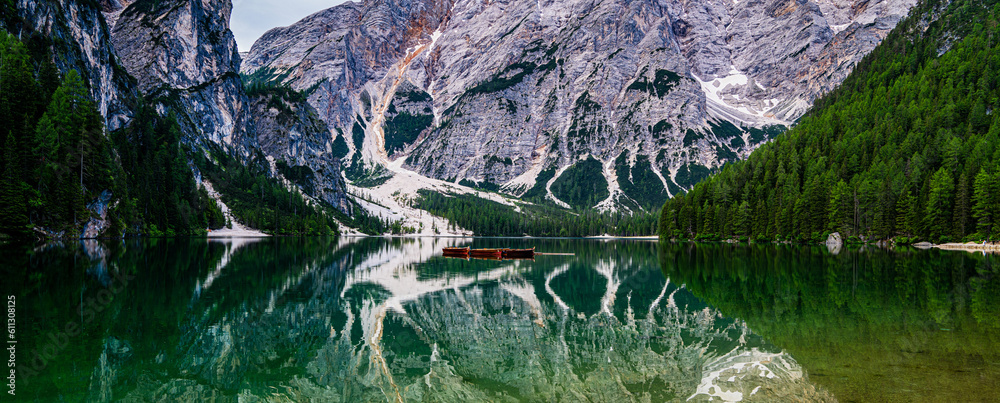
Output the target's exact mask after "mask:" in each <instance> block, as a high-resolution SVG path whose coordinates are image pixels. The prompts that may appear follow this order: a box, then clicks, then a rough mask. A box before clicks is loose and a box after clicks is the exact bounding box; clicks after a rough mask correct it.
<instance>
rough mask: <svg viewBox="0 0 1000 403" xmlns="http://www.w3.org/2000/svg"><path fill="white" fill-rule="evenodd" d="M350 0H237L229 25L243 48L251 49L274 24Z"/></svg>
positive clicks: (289, 20) (275, 25)
mask: <svg viewBox="0 0 1000 403" xmlns="http://www.w3.org/2000/svg"><path fill="white" fill-rule="evenodd" d="M345 2H347V0H279V1H273V0H233V16H232V18H231V19H230V21H229V27H230V29H232V31H233V36H235V37H236V46H238V47H239V49H240V52H248V51H250V47H251V46H253V43H254V41H256V40H257V38H260V36H261V35H263V34H264V32H267V30H269V29H271V28H274V27H284V26H288V25H291V24H294V23H295V22H297V21H299V20H301V19H303V18H305V17H307V16H309V15H310V14H313V13H315V12H317V11H321V10H325V9H328V8H330V7H333V6H336V5H338V4H342V3H345Z"/></svg>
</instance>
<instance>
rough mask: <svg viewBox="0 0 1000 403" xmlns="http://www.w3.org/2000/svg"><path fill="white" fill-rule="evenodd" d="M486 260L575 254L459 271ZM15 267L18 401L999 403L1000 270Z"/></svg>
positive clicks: (405, 252)
mask: <svg viewBox="0 0 1000 403" xmlns="http://www.w3.org/2000/svg"><path fill="white" fill-rule="evenodd" d="M464 245H469V246H472V247H514V248H516V247H531V246H534V247H536V248H537V250H538V251H540V252H559V253H572V254H573V255H572V256H539V257H537V258H536V259H535V260H533V261H532V260H515V261H509V260H508V261H490V260H462V259H451V258H445V257H442V256H440V254H441V253H440V251H441V248H443V247H446V246H464ZM2 249H3V250H2V251H0V252H2V253H3V256H4V257H5V261H4V262H3V267H4V271H5V273H4V279H5V282H4V285H3V287H4V291H5V292H6V293H7V294H13V295H15V296H16V298H17V301H18V305H17V315H18V316H17V317H18V325H17V336H18V341H19V344H18V350H17V351H18V354H17V364H18V367H17V368H18V370H19V371H20V372H18V374H19V377H18V388H17V392H18V394H17V398H18V399H19V400H38V401H111V400H127V401H151V400H166V401H175V400H181V401H184V400H187V401H194V400H218V401H236V400H242V401H308V400H313V401H331V402H338V401H342V402H354V401H400V400H402V401H585V400H590V401H615V402H618V401H685V400H688V399H689V398H690V401H707V400H709V399H714V400H715V401H719V400H720V399H723V400H725V399H728V400H735V399H742V400H743V401H789V400H797V401H834V400H840V401H944V400H953V401H991V400H994V399H996V396H997V392H996V391H997V386H998V383H1000V367H998V362H1000V361H998V360H997V358H998V355H1000V353H998V352H997V350H998V348H997V346H998V341H1000V325H998V322H997V318H998V314H1000V308H998V307H1000V273H998V267H1000V265H997V263H996V262H995V261H994V260H995V259H996V258H997V256H984V255H973V254H968V253H963V252H939V251H917V250H899V251H894V252H887V251H882V250H874V249H869V250H845V251H843V252H841V253H839V254H836V255H834V254H831V253H830V252H829V251H827V250H826V249H825V248H819V247H803V246H780V245H779V246H774V245H764V246H746V245H743V246H734V245H725V244H721V245H693V244H662V245H661V244H657V243H655V242H646V241H595V240H548V239H531V240H523V239H476V240H459V239H429V238H428V239H383V238H340V239H335V238H304V239H302V238H275V239H261V240H238V241H235V242H234V241H225V242H223V241H206V240H204V239H192V240H143V241H125V242H108V243H99V242H85V243H72V244H66V245H60V246H50V247H48V248H39V249H36V250H30V249H25V248H19V247H12V246H9V245H8V246H4V247H2ZM25 269H27V270H25ZM25 271H27V273H25ZM7 280H10V281H7ZM81 307H82V308H81ZM5 390H6V389H5Z"/></svg>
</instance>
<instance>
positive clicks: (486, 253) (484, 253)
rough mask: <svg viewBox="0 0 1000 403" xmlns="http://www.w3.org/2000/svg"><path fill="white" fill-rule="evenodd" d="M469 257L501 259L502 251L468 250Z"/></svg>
mask: <svg viewBox="0 0 1000 403" xmlns="http://www.w3.org/2000/svg"><path fill="white" fill-rule="evenodd" d="M469 256H471V257H490V258H496V259H499V258H502V257H503V250H502V249H471V250H469Z"/></svg>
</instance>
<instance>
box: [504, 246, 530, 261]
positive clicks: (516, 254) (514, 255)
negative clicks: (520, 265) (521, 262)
mask: <svg viewBox="0 0 1000 403" xmlns="http://www.w3.org/2000/svg"><path fill="white" fill-rule="evenodd" d="M503 257H504V259H529V258H533V257H535V248H531V249H504V250H503Z"/></svg>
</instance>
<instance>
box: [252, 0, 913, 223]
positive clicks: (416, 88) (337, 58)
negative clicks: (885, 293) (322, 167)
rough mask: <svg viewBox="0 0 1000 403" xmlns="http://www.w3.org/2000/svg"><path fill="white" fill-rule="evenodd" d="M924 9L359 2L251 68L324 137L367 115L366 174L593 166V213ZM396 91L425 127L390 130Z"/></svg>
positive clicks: (719, 143)
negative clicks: (600, 187) (597, 168)
mask: <svg viewBox="0 0 1000 403" xmlns="http://www.w3.org/2000/svg"><path fill="white" fill-rule="evenodd" d="M915 3H916V1H915V0H884V1H878V0H872V1H867V2H854V1H844V0H774V1H738V2H734V1H730V0H709V1H703V2H680V1H651V0H644V1H632V2H626V1H621V0H598V1H594V0H571V1H551V0H549V1H546V0H541V1H527V0H513V1H506V2H472V1H451V2H445V1H433V0H425V1H385V2H376V1H363V2H360V3H354V2H350V3H346V4H343V5H340V6H337V7H334V8H331V9H327V10H324V11H321V12H318V13H316V14H313V15H311V16H309V17H306V18H305V19H303V20H301V21H299V22H298V23H296V24H293V25H291V26H288V27H283V28H276V29H273V30H271V31H268V32H267V33H266V34H264V35H263V36H262V37H261V38H260V39H259V40H258V41H257V42H256V43H255V44H254V45H253V47H252V49H251V50H250V53H249V54H248V55H247V57H246V60H245V62H244V63H243V65H242V66H241V69H242V71H243V72H244V73H247V74H250V73H252V74H257V75H261V76H267V77H269V78H270V79H273V80H278V81H281V82H283V83H286V84H288V85H290V86H291V87H292V88H294V89H296V90H299V91H303V92H304V93H305V94H306V95H307V97H308V100H309V102H310V103H311V104H312V105H313V106H314V107H315V108H316V109H317V110H318V111H319V113H320V115H319V116H320V118H321V119H323V120H324V121H325V122H326V123H327V124H328V125H329V126H330V128H331V131H330V136H331V137H336V136H338V135H341V133H350V132H351V128H352V126H353V125H354V122H355V120H356V119H357V117H360V119H361V120H363V123H364V124H363V127H364V141H362V142H360V143H361V144H357V146H356V147H351V152H352V153H360V154H361V155H362V156H363V159H362V160H363V161H366V162H367V163H368V164H373V165H389V164H390V163H391V162H392V161H394V160H398V159H400V158H405V159H404V161H403V164H402V166H403V167H404V168H407V169H411V170H414V171H417V172H419V173H421V174H423V175H426V176H429V177H433V178H438V179H445V180H453V181H462V180H469V181H472V182H476V183H489V184H492V185H496V186H499V187H500V188H501V189H503V190H505V191H506V192H508V193H511V194H513V195H517V196H519V195H521V194H523V193H524V192H526V191H528V190H529V189H531V188H534V187H536V186H537V185H539V182H545V183H543V184H542V185H546V184H548V185H550V184H552V183H554V182H556V181H558V179H559V176H560V175H561V174H562V172H564V171H566V169H567V168H569V167H571V166H573V165H575V164H577V163H578V162H580V161H582V160H586V159H588V158H590V157H593V158H596V159H597V160H599V161H600V162H601V163H602V164H603V166H604V169H603V172H602V174H603V175H604V176H605V179H606V181H607V182H608V188H609V194H610V196H609V197H608V199H607V200H605V201H604V202H602V203H600V204H599V206H606V207H612V208H614V206H628V205H635V204H636V203H635V202H634V201H635V200H640V199H643V197H644V196H643V195H640V194H637V190H635V189H639V188H644V189H645V188H650V187H652V188H654V189H652V190H651V191H652V193H654V194H662V196H661V198H665V197H667V196H669V195H672V194H676V193H677V192H679V191H680V190H681V188H684V187H687V186H689V184H690V183H693V182H695V181H697V179H698V178H700V177H701V176H703V175H704V174H705V173H707V172H708V171H709V170H710V169H713V168H716V167H719V166H721V164H723V163H725V162H726V161H731V160H734V159H738V158H742V157H745V156H746V155H747V154H749V152H750V151H752V150H753V149H754V148H756V147H757V146H759V145H760V144H761V143H763V142H764V141H766V140H767V139H768V138H770V137H771V136H773V135H774V134H775V133H777V132H780V129H775V128H776V127H780V126H787V125H788V124H790V122H792V121H794V119H796V118H798V117H799V116H801V115H802V114H803V113H804V112H805V111H806V110H807V108H809V106H810V105H811V104H812V102H813V100H814V99H815V98H816V97H817V96H819V95H821V94H823V93H825V92H827V91H829V90H831V89H832V88H834V87H835V86H836V85H838V84H839V83H840V82H841V81H842V80H843V78H844V77H845V76H846V75H847V74H848V73H849V72H850V71H851V69H852V68H853V66H854V65H855V64H856V63H857V62H858V61H859V60H860V59H861V58H862V57H863V56H864V55H865V54H867V53H868V52H869V51H870V50H871V49H873V48H874V47H875V46H876V45H877V44H878V43H879V41H881V40H882V38H884V37H885V36H886V35H887V33H888V31H889V30H891V29H892V28H893V27H894V26H895V25H896V23H898V21H899V20H900V19H901V18H903V17H904V16H905V15H906V13H907V12H908V10H909V8H910V7H912V6H913V5H914V4H915ZM400 92H404V93H407V94H412V93H423V94H427V97H429V98H430V100H429V101H427V105H429V106H430V111H431V113H430V115H431V116H432V118H431V119H429V120H430V121H431V124H430V125H429V126H424V125H423V123H424V122H425V121H427V120H428V119H427V118H421V119H416V120H414V121H413V122H409V123H412V124H410V125H407V128H408V129H410V131H408V132H406V134H407V135H405V136H399V130H394V129H393V127H392V126H393V125H392V122H393V121H394V120H395V119H396V118H398V115H399V114H400V113H401V112H400V110H401V105H400V103H399V101H400V97H398V96H397V93H400ZM407 98H409V97H407ZM421 98H422V97H421ZM425 110H426V108H425V107H424V106H423V105H421V106H420V107H418V108H417V109H416V110H413V111H408V112H407V113H408V114H411V116H413V115H412V113H413V112H419V113H421V114H422V113H425V112H424V111H425ZM396 126H397V128H398V126H399V125H398V122H397V124H396ZM345 140H347V139H345ZM347 142H348V143H353V142H351V141H347ZM390 149H391V151H390ZM623 152H624V153H625V155H626V156H627V157H626V158H625V160H626V161H625V162H624V163H625V165H627V168H621V169H619V168H620V165H621V164H620V163H617V162H616V161H615V160H616V159H618V158H619V156H621V155H622V154H623ZM349 158H350V157H349ZM552 172H554V174H551V173H552ZM620 172H627V173H628V174H627V175H625V176H624V177H623V176H622V175H620V174H619V173H620ZM543 173H546V174H543ZM637 175H638V176H639V177H642V178H656V179H657V180H656V181H655V182H654V181H644V182H643V183H645V185H644V186H639V185H638V184H637V183H636V182H637V180H636V176H637ZM623 181H624V182H623ZM549 197H552V195H551V194H549ZM630 201H633V202H630ZM639 204H643V203H639ZM654 204H655V203H654Z"/></svg>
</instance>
